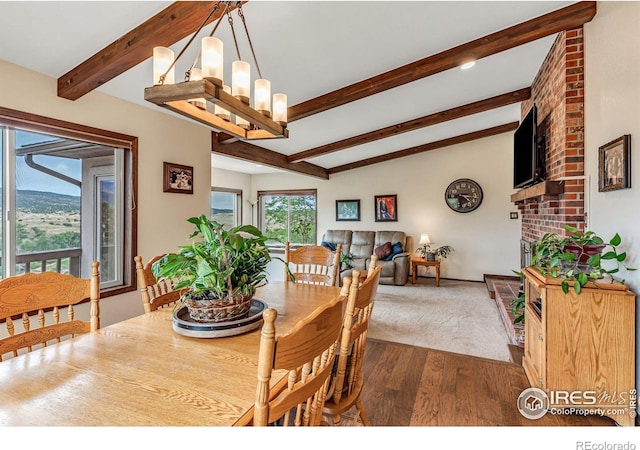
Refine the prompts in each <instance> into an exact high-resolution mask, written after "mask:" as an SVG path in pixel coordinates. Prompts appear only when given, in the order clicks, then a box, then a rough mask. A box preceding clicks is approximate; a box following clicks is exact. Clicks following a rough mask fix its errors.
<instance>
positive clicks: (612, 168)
mask: <svg viewBox="0 0 640 450" xmlns="http://www.w3.org/2000/svg"><path fill="white" fill-rule="evenodd" d="M630 187H631V135H630V134H625V135H624V136H620V137H619V138H618V139H615V140H613V141H611V142H609V143H607V144H605V145H603V146H602V147H600V148H599V157H598V192H605V191H615V190H617V189H625V188H630Z"/></svg>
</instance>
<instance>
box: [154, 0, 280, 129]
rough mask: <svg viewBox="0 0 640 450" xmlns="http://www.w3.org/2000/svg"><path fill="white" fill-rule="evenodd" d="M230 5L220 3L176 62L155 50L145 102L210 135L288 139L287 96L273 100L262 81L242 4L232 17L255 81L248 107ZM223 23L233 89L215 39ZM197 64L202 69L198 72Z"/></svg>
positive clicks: (245, 72) (247, 81) (246, 76)
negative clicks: (178, 70) (192, 52)
mask: <svg viewBox="0 0 640 450" xmlns="http://www.w3.org/2000/svg"><path fill="white" fill-rule="evenodd" d="M229 3H230V2H218V3H216V4H215V5H214V7H213V10H212V11H211V12H210V13H209V15H208V16H207V18H206V19H205V20H204V21H203V22H202V24H201V25H200V27H199V28H198V30H196V32H195V33H194V34H193V36H192V37H191V39H189V41H188V42H187V44H186V45H185V46H184V48H183V49H182V50H181V51H180V53H179V54H178V56H177V58H174V53H173V51H172V50H171V49H169V48H167V47H154V49H153V84H154V85H153V86H152V87H148V88H145V90H144V99H145V100H147V101H149V102H151V103H155V104H156V105H158V106H162V107H164V108H167V109H169V110H171V111H173V112H176V113H178V114H180V115H183V116H185V117H188V118H190V119H193V120H195V121H197V122H200V123H202V124H204V125H207V126H209V127H211V128H213V129H214V130H217V131H222V132H225V133H228V134H230V135H233V136H235V137H237V138H240V139H245V140H253V139H269V138H287V137H289V131H288V130H287V96H286V95H285V94H274V95H273V109H272V97H271V83H270V81H269V80H266V79H264V78H263V77H262V73H261V72H260V66H259V65H258V61H257V59H256V55H255V52H254V50H253V44H252V42H251V37H250V36H249V29H248V28H247V23H246V20H245V17H244V14H243V12H242V2H237V3H236V5H237V6H236V11H237V13H238V16H239V17H240V19H241V20H242V24H243V26H244V29H245V33H246V36H247V41H248V43H249V48H250V49H251V54H252V56H253V61H254V63H255V66H256V69H257V72H258V76H259V79H256V80H255V84H254V96H253V107H252V106H251V101H250V99H251V69H250V66H249V63H247V62H246V61H243V60H242V57H241V56H240V50H239V47H238V41H237V39H236V33H235V30H234V25H233V18H232V17H231V10H230V8H229ZM221 4H222V5H225V10H224V11H223V12H222V14H220V17H219V18H218V21H217V22H216V24H215V26H214V27H213V30H212V31H211V33H210V34H209V36H207V37H204V38H202V43H201V44H202V47H201V50H200V52H199V54H198V56H197V57H196V58H195V60H194V61H193V64H191V66H190V67H189V68H188V70H187V71H186V72H185V80H184V81H183V82H181V83H175V65H176V62H177V61H178V60H179V59H180V57H181V56H182V55H183V54H184V52H185V50H186V49H187V48H188V47H189V46H190V45H191V43H192V42H193V40H194V39H195V37H196V36H197V35H198V33H200V31H201V30H202V28H203V27H204V26H205V24H206V23H208V21H209V19H210V18H211V17H212V16H213V14H215V13H216V11H218V10H219V9H220V5H221ZM225 16H226V17H227V21H228V22H229V26H230V27H231V34H232V35H233V42H234V46H235V50H236V53H237V56H238V59H237V60H236V61H234V62H233V63H232V66H231V67H232V75H231V86H229V85H226V84H224V81H223V71H224V66H223V62H224V58H223V43H222V41H221V40H220V39H218V38H216V37H213V35H214V33H215V31H216V30H217V28H218V26H219V25H220V22H221V21H222V19H223V18H224V17H225ZM198 62H200V67H199V68H198V67H196V66H197V64H198Z"/></svg>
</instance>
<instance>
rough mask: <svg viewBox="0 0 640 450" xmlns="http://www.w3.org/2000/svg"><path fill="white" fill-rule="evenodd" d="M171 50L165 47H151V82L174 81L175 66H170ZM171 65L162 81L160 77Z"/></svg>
mask: <svg viewBox="0 0 640 450" xmlns="http://www.w3.org/2000/svg"><path fill="white" fill-rule="evenodd" d="M173 59H174V55H173V50H171V49H170V48H167V47H153V84H154V85H156V84H174V83H175V67H171V64H173ZM169 67H171V70H170V71H169V73H167V76H166V77H165V79H164V82H161V81H160V77H162V75H164V73H165V72H166V71H167V69H169Z"/></svg>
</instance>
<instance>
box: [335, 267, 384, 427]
mask: <svg viewBox="0 0 640 450" xmlns="http://www.w3.org/2000/svg"><path fill="white" fill-rule="evenodd" d="M381 271H382V266H377V267H375V268H374V269H373V270H372V271H370V273H369V275H368V276H367V278H366V280H365V281H364V282H362V283H361V284H360V285H358V283H352V282H351V281H349V282H348V283H347V280H348V279H349V277H345V279H344V280H343V283H344V284H343V288H342V291H341V292H342V294H343V295H344V294H346V293H348V298H347V305H346V308H345V313H344V324H343V329H342V335H341V337H340V351H339V353H338V357H337V363H336V368H335V370H334V374H333V376H332V380H331V390H330V397H329V398H327V400H326V403H325V407H324V413H325V414H326V415H327V416H329V419H330V421H332V422H333V423H334V424H336V425H340V424H341V416H342V414H344V413H345V412H347V411H349V410H350V409H351V408H352V407H353V406H355V407H356V415H355V417H354V419H353V421H354V423H355V422H356V421H357V419H358V417H360V419H361V420H362V423H363V424H364V425H369V424H370V423H369V419H368V418H367V415H366V413H365V410H364V406H363V405H362V402H361V401H360V393H361V392H362V387H363V385H364V375H363V371H362V362H363V360H364V351H365V346H366V343H367V331H368V329H369V320H370V319H371V313H372V312H373V304H374V301H375V297H376V294H377V292H378V283H379V281H380V272H381ZM352 276H353V279H354V280H356V279H358V277H359V276H360V271H358V270H354V271H353V274H352Z"/></svg>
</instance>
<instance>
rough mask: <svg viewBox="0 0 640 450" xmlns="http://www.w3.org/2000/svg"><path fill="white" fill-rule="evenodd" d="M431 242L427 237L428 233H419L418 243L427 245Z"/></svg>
mask: <svg viewBox="0 0 640 450" xmlns="http://www.w3.org/2000/svg"><path fill="white" fill-rule="evenodd" d="M429 244H431V239H429V235H428V234H421V235H420V242H418V245H429Z"/></svg>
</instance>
